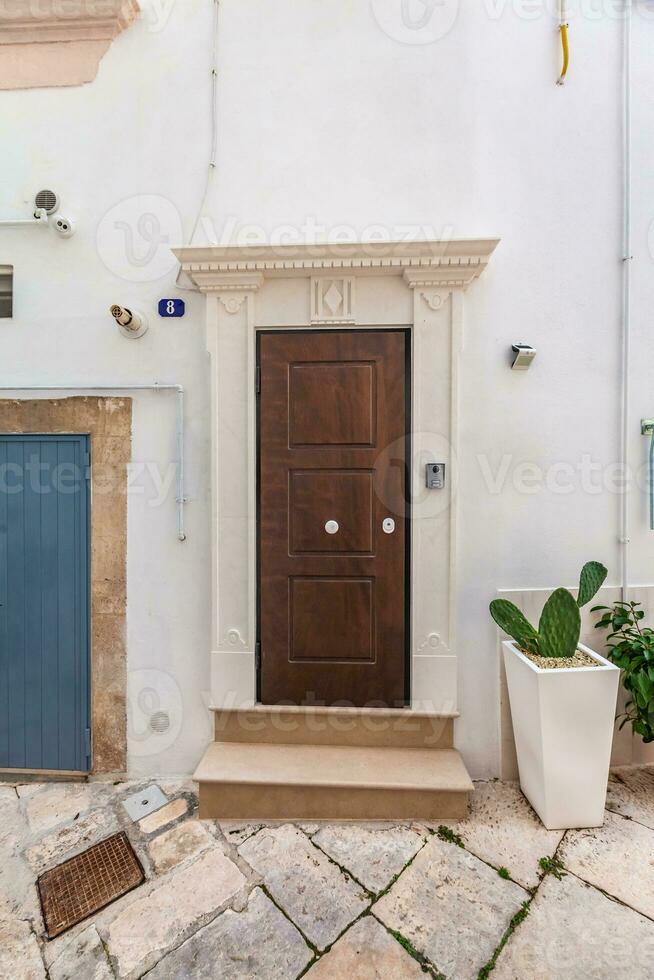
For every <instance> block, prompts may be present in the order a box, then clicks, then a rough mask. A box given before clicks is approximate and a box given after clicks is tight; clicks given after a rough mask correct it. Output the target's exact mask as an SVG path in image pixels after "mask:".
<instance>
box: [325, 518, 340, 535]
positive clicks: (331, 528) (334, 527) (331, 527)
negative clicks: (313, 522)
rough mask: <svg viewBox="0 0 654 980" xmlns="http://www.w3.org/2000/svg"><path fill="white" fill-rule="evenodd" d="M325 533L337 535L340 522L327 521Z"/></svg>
mask: <svg viewBox="0 0 654 980" xmlns="http://www.w3.org/2000/svg"><path fill="white" fill-rule="evenodd" d="M325 531H327V534H336V532H337V531H338V521H327V523H326V524H325Z"/></svg>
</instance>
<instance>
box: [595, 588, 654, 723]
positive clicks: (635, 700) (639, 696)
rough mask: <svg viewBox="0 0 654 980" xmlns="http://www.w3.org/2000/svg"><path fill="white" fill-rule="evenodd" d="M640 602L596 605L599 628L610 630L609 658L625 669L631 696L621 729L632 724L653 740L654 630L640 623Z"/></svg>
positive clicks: (623, 676)
mask: <svg viewBox="0 0 654 980" xmlns="http://www.w3.org/2000/svg"><path fill="white" fill-rule="evenodd" d="M639 606H640V603H639V602H616V603H614V604H613V605H612V606H593V608H592V609H591V612H601V613H602V614H603V615H602V617H601V619H600V620H599V621H598V622H597V623H596V624H595V628H596V629H608V630H610V631H611V632H610V633H609V635H608V636H607V638H606V640H607V646H608V650H607V657H608V659H609V660H610V661H611V662H612V663H614V664H615V665H616V667H619V668H620V669H621V670H622V672H623V673H622V683H623V685H624V687H625V690H626V691H628V693H629V694H630V698H629V700H628V701H627V703H626V705H625V709H626V710H625V711H624V713H623V714H622V715H620V716H619V717H620V718H621V719H622V721H621V723H620V728H623V727H624V726H625V725H626V724H627V722H630V723H631V727H632V729H633V731H634V732H636V733H637V734H638V735H640V736H641V737H642V739H643V741H644V742H654V630H652V629H650V628H649V627H648V626H641V625H640V624H641V620H642V619H643V618H644V616H645V613H644V612H643V610H642V609H639V608H638V607H639Z"/></svg>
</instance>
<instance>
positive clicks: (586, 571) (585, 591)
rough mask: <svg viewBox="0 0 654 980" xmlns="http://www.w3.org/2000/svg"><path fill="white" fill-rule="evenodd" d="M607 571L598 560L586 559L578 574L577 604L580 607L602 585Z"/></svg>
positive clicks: (588, 600)
mask: <svg viewBox="0 0 654 980" xmlns="http://www.w3.org/2000/svg"><path fill="white" fill-rule="evenodd" d="M607 575H608V572H607V570H606V568H605V567H604V565H602V564H601V563H600V562H598V561H587V562H586V564H585V565H584V567H583V568H582V570H581V575H580V576H579V595H578V597H577V605H578V606H579V608H580V609H581V607H582V606H585V605H586V603H587V602H590V600H591V599H592V598H593V596H594V595H595V594H596V593H597V592H599V590H600V589H601V588H602V586H603V585H604V579H605V578H606V576H607Z"/></svg>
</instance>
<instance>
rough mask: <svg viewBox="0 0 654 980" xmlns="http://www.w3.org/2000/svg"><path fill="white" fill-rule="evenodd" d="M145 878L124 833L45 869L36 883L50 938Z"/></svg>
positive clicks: (102, 906) (101, 907)
mask: <svg viewBox="0 0 654 980" xmlns="http://www.w3.org/2000/svg"><path fill="white" fill-rule="evenodd" d="M144 881H145V875H144V873H143V868H142V867H141V864H140V862H139V859H138V858H137V856H136V854H135V853H134V850H133V848H132V845H131V844H130V842H129V840H128V839H127V835H126V834H125V833H119V834H114V835H113V836H112V837H107V839H106V840H103V841H100V843H99V844H94V845H93V847H89V849H88V850H87V851H83V852H82V853H81V854H77V855H76V856H75V857H73V858H70V859H69V860H68V861H64V863H63V864H59V865H58V866H57V867H56V868H52V869H51V870H50V871H46V872H45V873H44V874H42V875H41V876H40V877H39V879H38V881H37V887H38V891H39V897H40V899H41V908H42V910H43V921H44V923H45V929H46V934H47V936H48V939H54V937H55V936H59V935H60V934H61V933H62V932H65V931H66V930H67V929H70V928H71V927H72V926H74V925H77V923H78V922H82V920H83V919H87V918H88V917H89V916H90V915H93V913H94V912H98V911H99V910H100V909H103V908H104V907H105V905H109V903H110V902H113V901H115V900H116V899H117V898H120V896H121V895H125V894H126V893H127V892H129V891H131V890H132V889H133V888H137V887H138V885H140V884H142V883H143V882H144Z"/></svg>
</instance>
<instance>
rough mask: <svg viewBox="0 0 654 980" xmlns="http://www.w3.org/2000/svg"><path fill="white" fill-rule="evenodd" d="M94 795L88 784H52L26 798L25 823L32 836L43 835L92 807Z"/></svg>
mask: <svg viewBox="0 0 654 980" xmlns="http://www.w3.org/2000/svg"><path fill="white" fill-rule="evenodd" d="M95 796H96V793H94V792H93V790H92V788H91V785H90V784H89V783H53V784H52V785H50V786H46V787H45V788H42V789H41V791H40V792H38V793H34V794H32V795H30V796H28V798H27V807H26V812H27V822H28V824H29V829H30V831H31V832H32V833H33V834H37V833H41V834H42V833H45V832H46V831H48V830H52V829H53V828H54V827H56V826H57V825H58V824H61V823H64V822H65V821H70V820H74V819H75V818H76V817H77V816H78V815H80V814H82V813H85V812H86V811H87V810H88V809H89V808H90V807H91V805H92V803H93V800H94V797H95Z"/></svg>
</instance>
